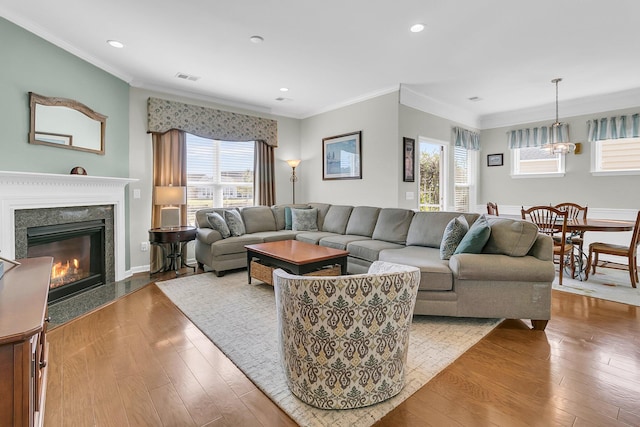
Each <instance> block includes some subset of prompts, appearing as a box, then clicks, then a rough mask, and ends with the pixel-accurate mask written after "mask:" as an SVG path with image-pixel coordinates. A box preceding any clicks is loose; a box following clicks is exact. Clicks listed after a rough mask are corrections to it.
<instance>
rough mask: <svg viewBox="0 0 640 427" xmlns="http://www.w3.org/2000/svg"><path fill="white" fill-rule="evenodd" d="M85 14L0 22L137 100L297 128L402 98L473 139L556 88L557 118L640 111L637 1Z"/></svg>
mask: <svg viewBox="0 0 640 427" xmlns="http://www.w3.org/2000/svg"><path fill="white" fill-rule="evenodd" d="M96 3H97V2H92V1H87V0H56V1H51V0H28V1H25V0H23V1H18V0H0V14H1V15H2V16H3V17H5V18H6V19H8V20H10V21H12V22H14V23H16V24H18V25H20V26H22V27H24V28H26V29H27V30H29V31H31V32H33V33H35V34H37V35H39V36H41V37H43V38H45V39H46V40H49V41H50V42H52V43H54V44H56V45H58V46H60V47H62V48H64V49H66V50H68V51H69V52H71V53H73V54H75V55H77V56H79V57H81V58H83V59H85V60H87V61H89V62H91V63H93V64H94V65H96V66H98V67H100V68H102V69H104V70H106V71H108V72H110V73H112V74H114V75H116V76H117V77H119V78H121V79H123V80H125V81H127V82H128V83H130V84H131V85H132V86H134V87H141V88H147V89H155V90H162V91H164V92H172V93H179V94H183V95H187V96H192V97H196V98H200V99H207V100H212V101H216V102H223V103H227V104H230V105H238V106H244V107H248V108H252V109H255V110H258V111H267V112H271V113H273V114H278V115H284V116H290V117H296V118H304V117H308V116H311V115H314V114H317V113H320V112H323V111H328V110H331V109H334V108H337V107H339V106H343V105H347V104H349V103H352V102H355V101H358V100H362V99H366V98H368V97H371V96H376V95H379V94H382V93H387V92H390V91H393V90H398V88H399V87H400V86H403V87H405V88H406V89H408V90H409V92H410V93H411V94H413V95H414V97H416V98H422V100H423V101H425V103H426V104H427V105H430V107H427V108H426V109H427V110H428V109H431V110H440V111H430V112H432V113H436V114H438V113H442V114H440V115H444V116H447V115H449V116H455V115H456V114H455V113H456V112H458V113H460V117H467V118H471V119H470V120H465V121H467V122H469V121H473V119H474V118H475V119H477V123H478V124H479V125H483V126H482V127H487V126H486V124H492V125H496V124H500V123H506V122H508V121H509V120H515V119H514V118H513V114H514V111H516V112H517V111H521V112H522V111H537V112H538V114H539V115H540V116H541V117H540V118H543V117H542V116H544V118H546V117H553V116H554V114H555V107H553V103H554V102H555V87H554V86H553V84H552V83H551V79H553V78H555V77H562V78H563V79H564V80H563V81H562V82H561V83H560V86H559V92H560V115H561V116H562V115H563V113H564V115H569V113H570V109H571V108H572V106H573V107H576V108H577V106H579V107H580V108H582V110H580V108H577V110H576V111H578V112H587V110H590V109H591V110H593V111H605V110H606V109H613V108H626V107H630V106H638V105H640V54H639V46H640V43H639V42H640V32H639V31H638V24H637V20H638V17H639V16H640V1H638V0H615V1H603V0H597V1H596V0H535V1H524V0H522V1H515V0H482V1H478V0H446V1H444V0H395V1H390V0H341V1H336V0H325V1H319V0H316V1H311V0H233V1H220V0H218V1H216V0H182V1H176V0H133V1H131V0H109V1H101V2H100V5H99V6H96ZM418 22H420V23H424V24H425V25H426V30H425V31H424V32H422V33H417V34H414V33H411V32H409V27H410V25H412V24H414V23H418ZM253 35H260V36H262V37H263V38H264V42H263V43H261V44H254V43H251V42H250V41H249V37H250V36H253ZM108 39H116V40H119V41H121V42H122V43H124V44H125V48H124V49H114V48H112V47H110V46H109V45H108V44H107V43H106V41H107V40H108ZM3 42H5V41H3ZM177 73H185V74H188V75H193V76H197V77H199V80H197V81H195V82H194V81H188V80H181V79H178V78H176V77H175V75H176V74H177ZM281 87H287V88H289V89H290V90H289V91H288V92H286V93H283V92H280V90H279V89H280V88H281ZM603 95H606V96H603ZM280 97H284V98H287V99H285V100H282V101H278V100H276V98H280ZM470 97H479V98H481V100H480V101H476V102H473V101H469V99H468V98H470ZM609 104H611V105H609ZM609 107H611V108H609ZM563 108H564V109H565V110H564V111H563ZM583 110H584V111H583ZM572 111H573V110H572ZM446 112H449V113H450V114H447V113H446ZM509 117H511V118H509ZM450 118H451V117H450Z"/></svg>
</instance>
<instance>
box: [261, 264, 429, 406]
mask: <svg viewBox="0 0 640 427" xmlns="http://www.w3.org/2000/svg"><path fill="white" fill-rule="evenodd" d="M419 282H420V270H419V269H418V268H416V267H411V266H405V265H399V264H392V263H386V262H382V261H376V262H374V263H373V264H372V265H371V267H370V269H369V272H368V273H366V274H355V275H351V276H328V277H327V276H325V277H319V276H295V275H292V274H289V273H287V272H285V271H284V270H281V269H278V270H275V271H274V272H273V283H274V287H275V292H276V306H277V310H278V329H279V340H280V351H281V358H282V362H283V367H284V370H285V373H286V376H287V382H288V385H289V388H290V389H291V391H292V393H293V394H294V395H296V396H297V397H298V398H300V399H301V400H302V401H304V402H306V403H308V404H310V405H312V406H316V407H318V408H323V409H350V408H358V407H362V406H368V405H372V404H375V403H378V402H381V401H383V400H386V399H388V398H390V397H392V396H395V395H396V394H398V393H399V392H400V390H401V389H402V387H403V386H404V377H405V363H406V358H407V350H408V345H409V329H410V326H411V320H412V317H413V309H414V306H415V301H416V295H417V291H418V285H419Z"/></svg>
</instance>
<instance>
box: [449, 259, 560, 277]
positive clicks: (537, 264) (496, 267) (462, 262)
mask: <svg viewBox="0 0 640 427" xmlns="http://www.w3.org/2000/svg"><path fill="white" fill-rule="evenodd" d="M449 267H450V268H451V271H452V272H453V276H454V277H455V278H456V280H495V281H521V282H549V283H551V282H552V281H553V279H554V278H555V275H556V272H555V267H554V264H553V261H552V260H546V261H545V260H541V259H538V258H536V257H534V256H530V255H527V256H522V257H511V256H508V255H494V254H456V255H453V256H452V257H451V259H450V260H449Z"/></svg>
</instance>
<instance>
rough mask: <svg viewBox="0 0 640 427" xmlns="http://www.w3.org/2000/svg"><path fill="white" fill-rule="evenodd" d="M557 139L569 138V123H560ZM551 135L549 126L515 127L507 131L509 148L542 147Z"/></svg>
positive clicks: (566, 139) (565, 139)
mask: <svg viewBox="0 0 640 427" xmlns="http://www.w3.org/2000/svg"><path fill="white" fill-rule="evenodd" d="M559 132H560V136H559V139H558V140H559V141H568V140H569V125H568V124H566V123H561V124H560V127H559ZM550 136H551V126H541V127H538V128H527V129H516V130H512V131H509V132H507V140H508V142H509V148H511V149H515V148H528V147H542V146H544V145H546V144H548V143H549V142H550V141H549V137H550Z"/></svg>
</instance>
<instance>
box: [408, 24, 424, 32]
mask: <svg viewBox="0 0 640 427" xmlns="http://www.w3.org/2000/svg"><path fill="white" fill-rule="evenodd" d="M409 30H410V31H411V32H412V33H419V32H421V31H423V30H424V24H413V25H412V26H411V28H409Z"/></svg>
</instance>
